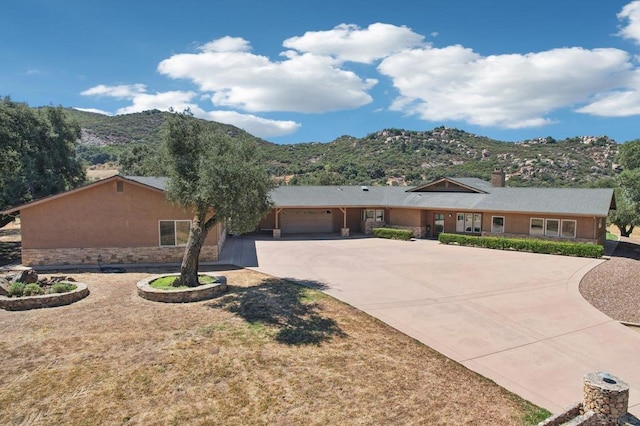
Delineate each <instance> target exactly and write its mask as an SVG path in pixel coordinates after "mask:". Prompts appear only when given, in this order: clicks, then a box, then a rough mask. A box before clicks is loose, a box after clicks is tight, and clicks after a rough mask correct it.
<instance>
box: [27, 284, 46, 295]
mask: <svg viewBox="0 0 640 426" xmlns="http://www.w3.org/2000/svg"><path fill="white" fill-rule="evenodd" d="M43 293H44V290H43V289H42V287H40V286H39V285H38V284H36V283H31V284H27V285H25V286H24V290H23V291H22V295H23V296H36V295H38V294H43Z"/></svg>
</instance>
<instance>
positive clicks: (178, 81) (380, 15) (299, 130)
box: [0, 0, 640, 143]
mask: <svg viewBox="0 0 640 426" xmlns="http://www.w3.org/2000/svg"><path fill="white" fill-rule="evenodd" d="M0 28H2V29H3V34H4V36H3V37H2V40H1V41H0V64H2V65H1V66H0V95H2V96H11V98H12V99H13V100H15V101H21V102H27V103H28V104H29V105H31V106H40V105H62V106H66V107H74V108H79V109H86V110H91V111H96V112H98V111H99V112H102V113H106V114H123V113H131V112H137V111H144V110H147V109H153V108H156V109H161V110H166V109H168V108H170V107H173V108H174V109H177V110H182V109H184V108H187V107H189V108H190V109H191V110H192V112H194V114H195V115H196V116H199V117H201V118H206V119H209V120H215V121H220V122H225V123H229V124H233V125H236V126H238V127H241V128H243V129H245V130H247V131H249V132H250V133H252V134H254V135H256V136H260V137H262V138H264V139H266V140H269V141H272V142H276V143H295V142H316V141H317V142H328V141H331V140H334V139H335V138H337V137H339V136H341V135H351V136H356V137H362V136H365V135H366V134H368V133H372V132H375V131H378V130H381V129H384V128H390V127H394V128H403V129H408V130H429V129H432V128H434V127H437V126H442V125H444V126H448V127H457V128H459V129H463V130H466V131H468V132H472V133H476V134H479V135H483V136H489V137H491V138H494V139H498V140H504V141H519V140H524V139H532V138H536V137H546V136H552V137H554V138H556V139H564V138H566V137H572V136H585V135H591V136H598V135H608V136H610V137H612V138H613V139H615V140H616V141H618V142H625V141H629V140H634V139H639V138H640V125H638V122H639V118H640V0H638V1H618V0H606V1H604V0H581V1H577V0H575V1H574V0H566V1H558V0H538V1H536V2H517V1H513V0H494V1H481V0H478V1H468V0H467V1H462V0H396V1H395V2H390V1H380V0H367V1H361V0H342V1H335V0H322V1H316V0H306V1H305V0H296V1H290V0H274V1H266V0H262V1H259V0H212V1H193V0H183V1H181V2H175V1H166V0H155V1H146V0H145V1H143V0H138V1H132V0H127V1H121V0H110V1H102V0H92V1H86V0H58V1H51V0H2V1H1V2H0Z"/></svg>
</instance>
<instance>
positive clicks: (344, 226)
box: [338, 207, 349, 237]
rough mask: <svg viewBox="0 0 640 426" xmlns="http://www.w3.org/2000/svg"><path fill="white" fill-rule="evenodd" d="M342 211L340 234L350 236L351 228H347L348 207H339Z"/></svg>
mask: <svg viewBox="0 0 640 426" xmlns="http://www.w3.org/2000/svg"><path fill="white" fill-rule="evenodd" d="M338 208H339V209H340V211H341V212H342V228H341V229H340V236H342V237H348V236H349V228H347V208H346V207H338Z"/></svg>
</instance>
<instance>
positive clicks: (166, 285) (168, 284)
mask: <svg viewBox="0 0 640 426" xmlns="http://www.w3.org/2000/svg"><path fill="white" fill-rule="evenodd" d="M177 278H178V277H177V276H173V275H170V276H167V277H160V278H157V279H155V280H153V281H151V282H150V283H149V285H150V286H151V287H153V288H157V289H158V290H186V289H188V288H189V287H187V286H186V285H181V286H176V287H174V286H173V282H174V281H175V280H176V279H177ZM198 282H199V283H200V284H201V285H204V284H213V283H217V282H218V279H217V278H214V277H210V276H208V275H199V276H198Z"/></svg>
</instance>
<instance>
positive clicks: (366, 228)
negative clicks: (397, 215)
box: [360, 220, 385, 235]
mask: <svg viewBox="0 0 640 426" xmlns="http://www.w3.org/2000/svg"><path fill="white" fill-rule="evenodd" d="M384 226H385V225H384V221H375V220H366V221H364V222H360V229H361V230H362V233H363V234H364V235H372V234H373V228H384Z"/></svg>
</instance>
